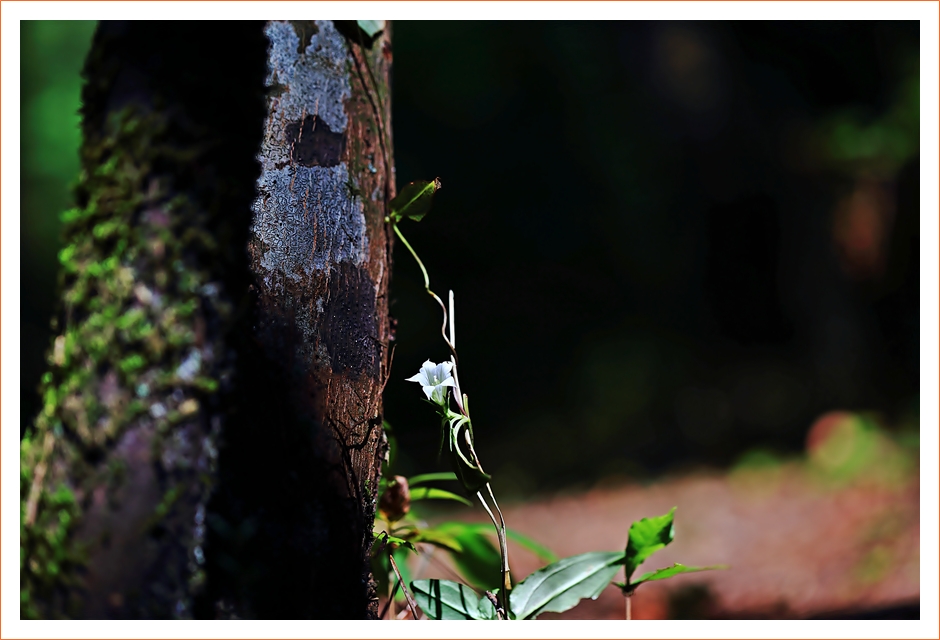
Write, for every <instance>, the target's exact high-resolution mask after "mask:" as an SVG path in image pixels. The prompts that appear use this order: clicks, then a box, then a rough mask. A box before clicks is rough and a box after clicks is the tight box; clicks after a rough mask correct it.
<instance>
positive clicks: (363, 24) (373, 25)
mask: <svg viewBox="0 0 940 640" xmlns="http://www.w3.org/2000/svg"><path fill="white" fill-rule="evenodd" d="M356 24H358V25H359V28H360V29H362V30H363V32H365V34H366V35H367V36H369V37H370V38H374V37H375V35H376V34H377V33H378V32H379V31H381V30H382V29H384V28H385V20H356Z"/></svg>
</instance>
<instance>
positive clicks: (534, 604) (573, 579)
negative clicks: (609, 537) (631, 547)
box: [509, 551, 624, 619]
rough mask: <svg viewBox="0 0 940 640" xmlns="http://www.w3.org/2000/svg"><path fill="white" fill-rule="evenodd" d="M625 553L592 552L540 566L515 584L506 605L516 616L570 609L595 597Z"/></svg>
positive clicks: (608, 580)
mask: <svg viewBox="0 0 940 640" xmlns="http://www.w3.org/2000/svg"><path fill="white" fill-rule="evenodd" d="M623 558H624V554H623V553H622V552H616V551H592V552H590V553H582V554H581V555H578V556H572V557H570V558H562V559H561V560H559V561H558V562H555V563H554V564H550V565H548V566H547V567H542V568H541V569H539V570H538V571H536V572H535V573H532V574H531V575H529V576H528V577H527V578H526V579H525V580H523V581H522V582H520V583H519V584H517V585H516V587H515V588H514V589H513V590H512V592H511V593H510V594H509V604H510V607H511V608H512V612H513V613H514V614H515V616H516V618H517V619H530V618H535V617H536V616H537V615H539V614H540V613H545V612H547V611H555V612H559V613H560V612H562V611H567V610H568V609H571V608H572V607H574V606H575V605H577V604H578V602H580V601H581V600H582V599H583V598H591V599H594V598H597V596H599V595H600V594H601V591H603V590H604V588H605V587H607V585H608V584H610V580H611V578H613V577H614V575H615V574H616V573H617V572H618V571H619V570H620V565H621V564H623Z"/></svg>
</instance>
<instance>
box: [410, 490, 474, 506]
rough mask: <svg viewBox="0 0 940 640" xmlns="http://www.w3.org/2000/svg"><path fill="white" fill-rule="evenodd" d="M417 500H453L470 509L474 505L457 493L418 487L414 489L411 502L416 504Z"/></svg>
mask: <svg viewBox="0 0 940 640" xmlns="http://www.w3.org/2000/svg"><path fill="white" fill-rule="evenodd" d="M415 500H453V501H454V502H461V503H463V504H465V505H467V506H468V507H471V506H473V503H472V502H470V501H469V500H467V499H466V498H464V497H463V496H458V495H457V494H456V493H451V492H450V491H444V490H443V489H435V488H434V487H418V488H417V489H412V490H411V501H412V502H414V501H415Z"/></svg>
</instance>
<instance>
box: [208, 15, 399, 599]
mask: <svg viewBox="0 0 940 640" xmlns="http://www.w3.org/2000/svg"><path fill="white" fill-rule="evenodd" d="M340 26H341V28H343V33H346V34H347V35H343V33H340V31H339V30H337V26H336V25H334V23H333V22H330V21H323V20H318V21H315V22H313V21H311V22H271V23H268V24H267V26H266V28H265V34H266V35H267V37H268V40H269V51H268V76H267V85H268V88H269V93H268V95H269V97H268V114H267V119H266V121H265V126H264V139H263V143H262V145H261V155H260V160H261V175H260V177H259V179H258V182H257V189H258V195H257V199H256V200H255V203H254V205H253V211H254V221H253V224H252V228H251V238H250V241H249V253H250V260H251V268H252V271H253V273H254V287H255V292H256V295H257V307H256V316H255V326H254V336H255V338H256V340H257V343H256V351H255V356H254V358H253V361H252V363H253V364H252V366H251V374H250V375H251V376H252V379H251V380H252V381H251V387H253V388H254V393H257V391H258V390H259V389H264V392H263V394H262V395H263V397H265V398H266V400H265V403H264V404H263V405H258V404H255V405H252V406H243V407H242V411H243V412H244V414H245V415H246V416H248V417H247V418H246V419H245V420H244V424H245V428H244V429H243V430H242V431H241V432H240V433H239V434H236V435H235V436H233V437H237V438H244V440H243V441H241V442H238V441H236V440H232V442H231V445H232V448H233V450H235V451H238V452H240V453H239V454H236V455H250V456H251V457H252V458H253V459H254V460H256V461H257V464H256V465H255V466H254V472H253V473H250V474H248V473H244V472H242V473H241V475H239V474H238V472H237V470H238V469H245V468H251V467H250V466H248V463H249V462H250V461H249V460H247V459H242V460H239V461H238V462H233V464H232V469H233V470H236V472H235V473H234V474H233V475H231V476H227V475H226V476H225V478H224V480H223V482H224V483H225V486H226V487H227V489H228V492H227V493H226V494H225V495H223V496H220V498H219V501H218V503H217V504H218V507H217V510H218V512H219V513H220V514H228V521H229V522H230V523H233V524H234V523H244V522H251V523H253V524H252V525H250V527H249V529H250V530H249V531H247V532H243V533H242V535H241V536H240V537H239V535H237V534H236V533H235V532H233V531H231V530H229V531H228V533H227V536H228V540H227V541H226V540H223V539H222V538H224V537H225V536H222V535H220V536H218V537H217V538H216V537H214V538H213V540H218V545H219V548H220V549H221V548H228V549H235V548H236V547H237V546H238V545H240V544H241V545H249V546H251V547H252V548H253V552H252V553H251V554H249V556H250V557H252V558H255V561H256V563H255V564H254V565H253V567H239V568H238V569H237V571H233V572H232V573H231V574H230V576H229V578H228V580H227V582H226V585H225V589H226V593H225V594H224V596H225V597H229V598H233V600H232V602H233V606H234V607H235V608H236V610H238V609H242V606H241V605H240V604H239V603H242V602H251V606H252V609H251V611H244V613H245V614H246V615H258V616H261V617H319V618H367V617H375V616H376V614H377V611H376V605H377V600H376V596H375V590H374V586H373V583H372V580H371V575H370V571H369V562H368V556H369V548H370V546H371V542H372V521H373V518H374V514H375V497H376V495H375V494H376V487H377V484H378V479H379V474H380V470H381V460H382V458H383V456H384V450H385V443H384V438H383V433H382V414H381V393H382V387H383V382H384V380H385V378H386V376H387V368H388V365H389V361H388V340H389V335H388V307H387V297H386V292H387V287H388V274H389V260H390V246H389V236H388V234H387V230H386V225H385V222H384V216H385V204H386V202H387V200H388V199H389V198H390V197H391V196H392V195H394V194H393V193H392V192H391V191H392V190H393V189H394V186H393V182H392V180H391V177H392V175H393V173H392V169H391V166H390V165H389V164H388V162H389V161H388V159H389V158H390V154H391V149H390V146H389V145H390V136H389V131H388V123H389V119H390V108H389V100H388V72H389V66H390V58H391V53H390V47H389V44H388V42H389V40H388V31H387V30H386V31H385V32H384V33H383V34H381V35H379V36H378V38H377V39H376V40H375V41H373V42H371V43H369V42H368V39H367V38H365V36H364V35H362V34H359V33H358V31H357V30H356V29H355V28H353V29H349V30H347V29H346V28H345V26H344V25H340ZM223 458H224V454H223ZM226 464H227V463H226V462H224V461H223V473H225V470H226V468H227V467H226V466H225V465H226ZM242 526H244V525H243V524H242ZM285 530H288V531H291V532H292V535H290V536H288V537H284V536H283V535H281V532H283V531H285ZM226 553H227V552H226ZM229 555H234V554H231V553H230V554H229ZM220 557H221V556H220ZM233 568H234V567H233ZM216 575H222V572H217V574H216ZM274 586H277V587H278V589H277V590H276V591H275V590H273V589H272V587H274Z"/></svg>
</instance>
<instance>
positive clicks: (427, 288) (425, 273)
mask: <svg viewBox="0 0 940 640" xmlns="http://www.w3.org/2000/svg"><path fill="white" fill-rule="evenodd" d="M392 228H393V229H395V235H397V236H398V238H399V240H401V241H402V243H403V244H404V245H405V248H406V249H408V251H409V253H411V255H412V257H413V258H414V259H415V262H417V263H418V266H419V267H420V268H421V274H422V275H423V276H424V290H425V291H427V292H428V294H429V295H430V296H431V297H432V298H434V299H435V300H437V304H439V305H440V307H441V311H442V312H443V313H444V322H443V323H441V335H442V336H443V337H444V342H446V343H447V346H448V347H450V352H451V354H452V355H453V361H454V362H455V363H456V362H457V350H456V349H454V345H453V343H452V342H451V341H450V340H449V339H448V338H447V307H446V306H445V305H444V301H443V300H441V299H440V298H439V297H437V294H436V293H434V292H433V291H431V280H430V278H428V270H427V269H425V268H424V263H423V262H421V258H419V257H418V254H417V253H416V252H415V250H414V249H413V248H412V247H411V245H410V244H408V241H407V240H405V236H403V235H402V233H401V229H399V228H398V225H397V224H394V223H393V224H392ZM455 379H456V378H455ZM457 406H460V407H461V412H462V411H463V408H462V405H461V402H460V400H459V399H458V400H457Z"/></svg>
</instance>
